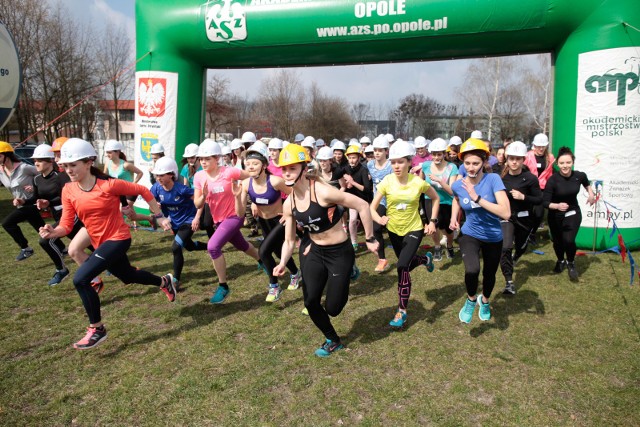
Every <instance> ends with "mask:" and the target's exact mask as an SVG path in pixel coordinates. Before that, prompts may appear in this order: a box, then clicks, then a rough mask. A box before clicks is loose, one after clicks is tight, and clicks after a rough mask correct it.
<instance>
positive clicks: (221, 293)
mask: <svg viewBox="0 0 640 427" xmlns="http://www.w3.org/2000/svg"><path fill="white" fill-rule="evenodd" d="M230 292H231V291H230V290H229V289H228V288H226V289H225V288H223V287H222V286H218V289H216V293H215V294H213V296H212V297H211V299H210V300H209V302H210V303H211V304H222V303H223V302H224V300H225V299H226V298H227V295H229V293H230Z"/></svg>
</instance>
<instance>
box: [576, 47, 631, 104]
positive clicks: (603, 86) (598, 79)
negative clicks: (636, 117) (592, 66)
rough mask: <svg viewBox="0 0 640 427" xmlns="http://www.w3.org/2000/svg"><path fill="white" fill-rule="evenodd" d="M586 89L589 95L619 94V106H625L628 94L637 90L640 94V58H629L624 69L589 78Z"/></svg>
mask: <svg viewBox="0 0 640 427" xmlns="http://www.w3.org/2000/svg"><path fill="white" fill-rule="evenodd" d="M584 88H585V89H586V90H587V92H589V93H596V92H617V103H618V105H625V104H626V102H627V92H633V91H634V90H637V92H638V93H640V58H639V57H631V58H628V59H627V60H625V61H624V66H623V67H620V68H613V69H611V70H609V71H607V72H605V73H604V74H603V75H601V76H591V77H589V78H588V79H587V81H585V83H584Z"/></svg>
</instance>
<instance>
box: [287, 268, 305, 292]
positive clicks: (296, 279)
mask: <svg viewBox="0 0 640 427" xmlns="http://www.w3.org/2000/svg"><path fill="white" fill-rule="evenodd" d="M290 277H291V281H290V282H289V287H287V289H288V290H290V291H295V290H296V289H298V288H300V282H302V271H301V270H300V269H298V272H297V273H296V274H292V275H291V276H290Z"/></svg>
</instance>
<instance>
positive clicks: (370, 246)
mask: <svg viewBox="0 0 640 427" xmlns="http://www.w3.org/2000/svg"><path fill="white" fill-rule="evenodd" d="M366 244H367V249H369V251H370V252H371V253H373V254H377V253H378V247H379V246H380V243H378V241H377V240H376V241H375V242H373V243H370V242H366Z"/></svg>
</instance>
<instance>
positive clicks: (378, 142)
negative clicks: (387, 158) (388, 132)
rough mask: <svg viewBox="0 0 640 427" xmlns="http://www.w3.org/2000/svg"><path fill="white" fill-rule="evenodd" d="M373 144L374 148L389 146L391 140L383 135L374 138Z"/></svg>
mask: <svg viewBox="0 0 640 427" xmlns="http://www.w3.org/2000/svg"><path fill="white" fill-rule="evenodd" d="M371 145H372V146H373V148H389V141H388V140H387V138H385V136H384V135H382V136H378V137H376V138H374V140H373V144H371Z"/></svg>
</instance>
